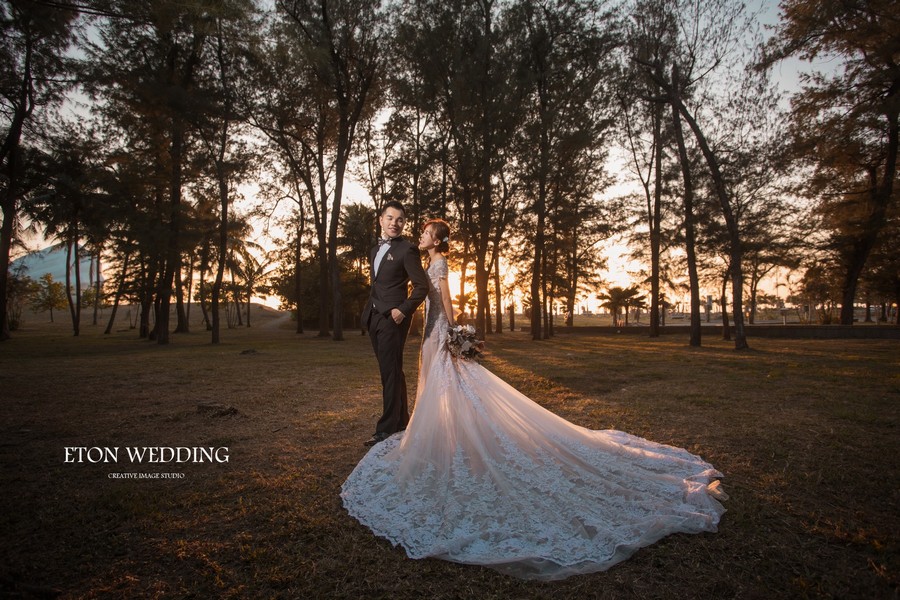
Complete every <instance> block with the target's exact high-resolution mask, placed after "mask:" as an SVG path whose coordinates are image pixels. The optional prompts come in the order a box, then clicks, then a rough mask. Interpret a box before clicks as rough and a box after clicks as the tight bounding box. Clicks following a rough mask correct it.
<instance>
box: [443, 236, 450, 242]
mask: <svg viewBox="0 0 900 600" xmlns="http://www.w3.org/2000/svg"><path fill="white" fill-rule="evenodd" d="M441 241H442V242H449V241H450V238H448V237H445V238H444V239H442V240H441Z"/></svg>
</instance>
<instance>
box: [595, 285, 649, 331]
mask: <svg viewBox="0 0 900 600" xmlns="http://www.w3.org/2000/svg"><path fill="white" fill-rule="evenodd" d="M640 294H641V291H640V290H639V289H638V288H637V286H633V285H632V286H630V287H627V288H623V287H618V286H612V287H610V288H609V290H608V291H607V292H606V293H605V294H598V295H597V299H598V300H600V301H601V304H600V306H602V307H603V308H606V309H608V310H609V312H610V314H611V315H612V316H613V325H615V326H618V323H619V310H620V309H623V308H624V309H625V322H624V324H625V325H626V326H627V325H628V307H629V306H643V305H645V303H644V299H643V297H642V296H641V295H640Z"/></svg>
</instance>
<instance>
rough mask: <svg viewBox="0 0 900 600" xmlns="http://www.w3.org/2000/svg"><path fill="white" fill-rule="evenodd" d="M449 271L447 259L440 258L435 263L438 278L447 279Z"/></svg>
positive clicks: (435, 272)
mask: <svg viewBox="0 0 900 600" xmlns="http://www.w3.org/2000/svg"><path fill="white" fill-rule="evenodd" d="M448 271H449V269H448V268H447V261H446V260H439V261H437V262H436V263H435V265H434V274H435V276H436V277H437V278H438V279H447V273H448Z"/></svg>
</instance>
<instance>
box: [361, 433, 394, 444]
mask: <svg viewBox="0 0 900 600" xmlns="http://www.w3.org/2000/svg"><path fill="white" fill-rule="evenodd" d="M388 437H389V436H388V434H386V433H376V434H375V435H373V436H372V437H370V438H369V439H367V440H366V441H365V442H363V445H364V446H374V445H375V444H378V443H380V442H383V441H384V440H386V439H388Z"/></svg>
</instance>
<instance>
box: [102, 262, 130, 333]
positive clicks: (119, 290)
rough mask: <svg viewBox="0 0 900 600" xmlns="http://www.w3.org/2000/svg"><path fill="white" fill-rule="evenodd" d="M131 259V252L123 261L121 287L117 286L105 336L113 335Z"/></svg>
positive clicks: (120, 278)
mask: <svg viewBox="0 0 900 600" xmlns="http://www.w3.org/2000/svg"><path fill="white" fill-rule="evenodd" d="M130 258H131V252H130V251H129V252H126V253H125V258H123V259H122V274H121V275H120V276H119V285H118V286H116V297H115V299H114V300H113V305H112V314H110V315H109V323H107V324H106V331H104V332H103V334H104V335H109V334H110V333H112V328H113V323H115V322H116V312H117V311H118V310H119V300H121V298H122V294H124V293H125V280H126V278H127V277H128V261H129V259H130Z"/></svg>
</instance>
